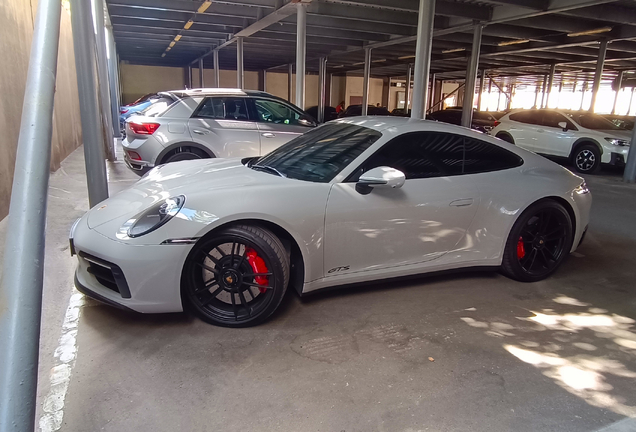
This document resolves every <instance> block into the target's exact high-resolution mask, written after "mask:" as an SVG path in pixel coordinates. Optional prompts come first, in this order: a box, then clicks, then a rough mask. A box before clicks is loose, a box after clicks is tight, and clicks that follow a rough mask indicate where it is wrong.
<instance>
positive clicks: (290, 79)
mask: <svg viewBox="0 0 636 432" xmlns="http://www.w3.org/2000/svg"><path fill="white" fill-rule="evenodd" d="M293 92H294V65H292V64H291V63H290V64H289V68H288V69H287V100H288V101H289V102H290V103H291V102H294V101H293V99H292V95H293Z"/></svg>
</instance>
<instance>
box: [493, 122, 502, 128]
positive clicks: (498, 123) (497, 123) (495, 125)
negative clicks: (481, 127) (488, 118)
mask: <svg viewBox="0 0 636 432" xmlns="http://www.w3.org/2000/svg"><path fill="white" fill-rule="evenodd" d="M500 124H501V122H500V121H499V120H495V124H494V125H493V127H497V126H499V125H500Z"/></svg>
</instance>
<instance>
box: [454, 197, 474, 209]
mask: <svg viewBox="0 0 636 432" xmlns="http://www.w3.org/2000/svg"><path fill="white" fill-rule="evenodd" d="M472 204H473V199H472V198H465V199H458V200H455V201H451V203H450V205H451V206H452V207H468V206H469V205H472Z"/></svg>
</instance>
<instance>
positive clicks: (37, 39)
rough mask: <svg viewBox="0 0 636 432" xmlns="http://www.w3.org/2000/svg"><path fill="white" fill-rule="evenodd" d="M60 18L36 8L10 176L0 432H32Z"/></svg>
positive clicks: (46, 0) (0, 316) (1, 295)
mask: <svg viewBox="0 0 636 432" xmlns="http://www.w3.org/2000/svg"><path fill="white" fill-rule="evenodd" d="M75 11H76V10H75V9H74V10H73V13H75ZM60 14H61V3H60V1H59V0H40V1H39V2H38V5H37V13H36V16H35V23H34V28H33V38H32V40H31V54H30V58H29V67H28V72H27V77H26V86H25V89H24V99H23V105H22V118H21V122H20V135H19V138H18V147H17V154H16V160H15V167H16V169H15V174H14V176H13V189H12V193H11V204H10V209H9V217H8V226H7V232H8V233H9V234H8V235H7V238H6V241H5V245H4V256H3V259H4V265H3V269H4V271H3V274H2V285H0V299H1V300H0V303H1V306H0V311H1V312H0V347H1V348H0V430H1V431H7V432H9V431H11V432H27V431H29V432H30V431H33V430H34V429H35V409H36V395H37V381H38V353H39V348H40V320H41V316H42V286H43V283H44V236H45V228H46V203H47V196H48V189H49V169H50V162H51V137H52V133H53V100H54V97H55V77H56V73H57V54H58V41H59V36H60ZM88 15H89V16H90V12H89V13H88ZM76 21H77V20H76ZM7 60H8V61H11V59H9V58H8V59H7ZM38 429H39V428H38Z"/></svg>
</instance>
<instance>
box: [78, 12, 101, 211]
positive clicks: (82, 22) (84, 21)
mask: <svg viewBox="0 0 636 432" xmlns="http://www.w3.org/2000/svg"><path fill="white" fill-rule="evenodd" d="M71 10H72V11H73V13H71V25H72V29H73V46H74V49H75V70H76V71H77V90H78V93H79V103H80V118H81V122H82V138H83V140H84V159H85V163H86V182H87V185H88V203H89V206H90V207H94V206H95V205H97V204H98V203H100V202H102V201H104V200H105V199H106V198H108V182H107V179H106V164H105V163H104V159H105V158H104V136H103V135H102V133H101V130H100V120H99V104H98V101H97V88H96V83H95V37H94V33H93V17H92V14H91V8H90V3H89V2H87V1H85V0H71Z"/></svg>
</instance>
